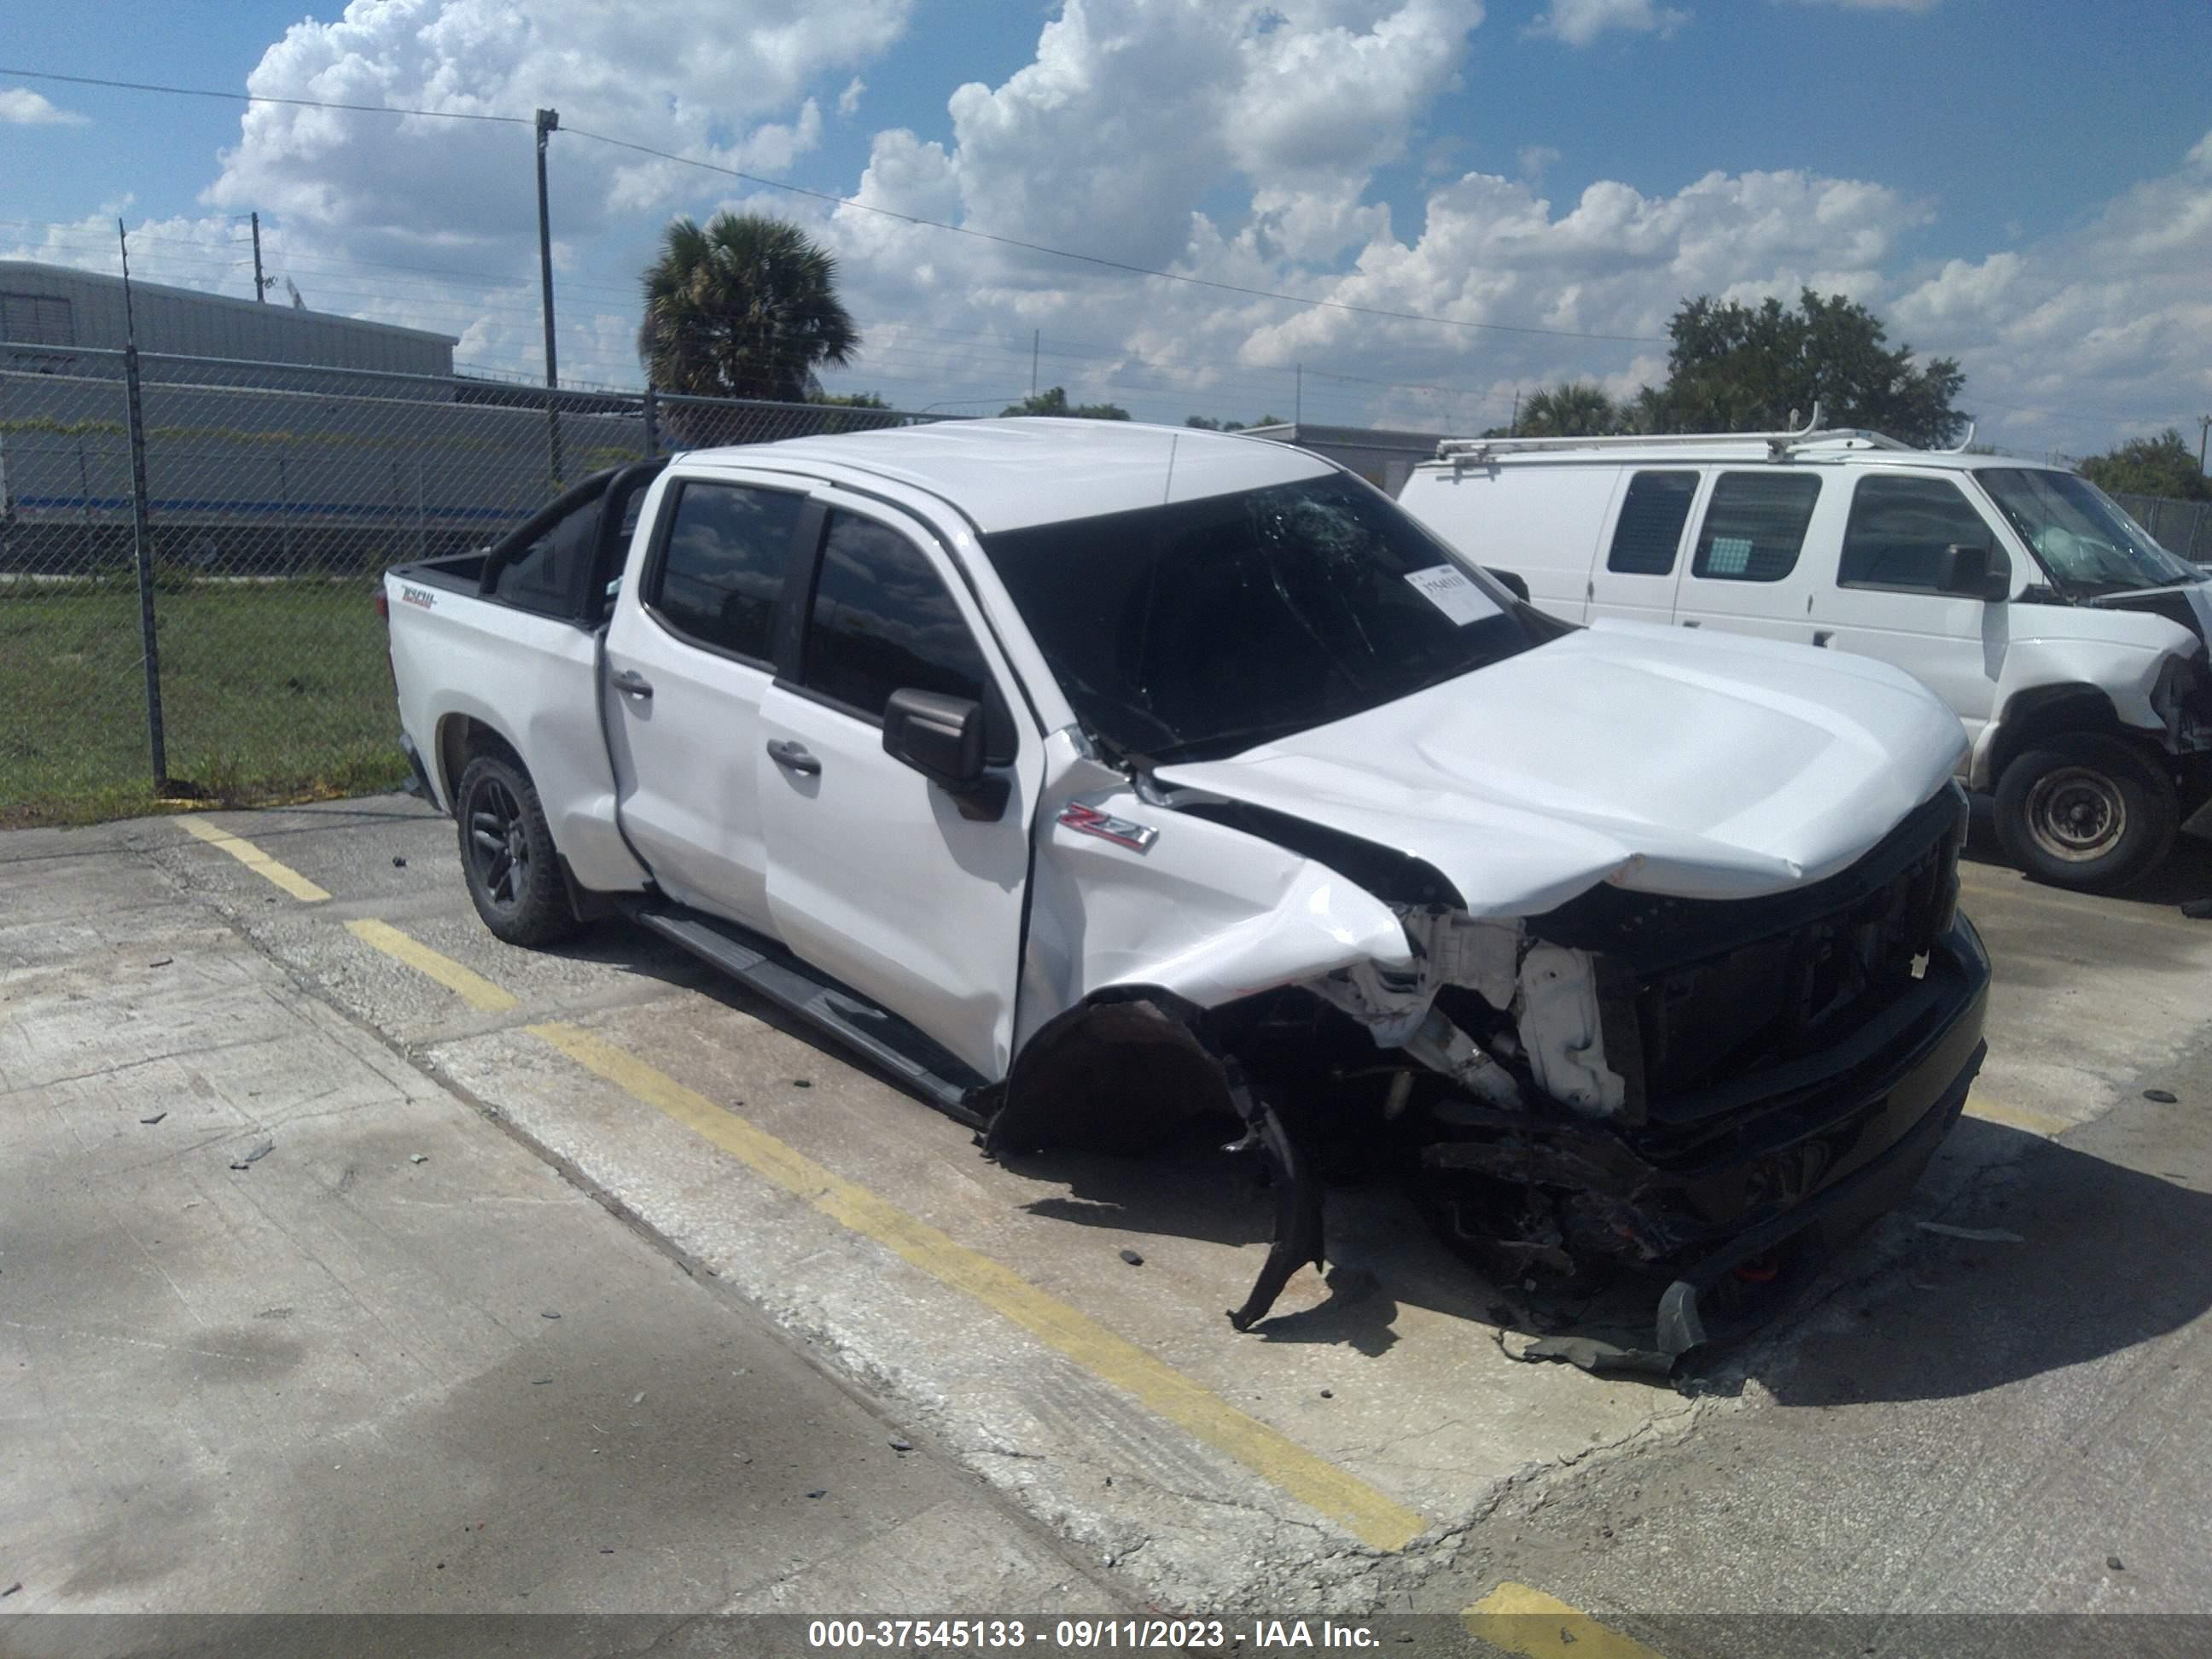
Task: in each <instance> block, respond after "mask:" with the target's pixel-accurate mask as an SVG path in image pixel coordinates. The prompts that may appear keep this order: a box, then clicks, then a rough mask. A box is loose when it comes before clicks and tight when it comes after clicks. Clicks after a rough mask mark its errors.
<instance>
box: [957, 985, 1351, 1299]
mask: <svg viewBox="0 0 2212 1659" xmlns="http://www.w3.org/2000/svg"><path fill="white" fill-rule="evenodd" d="M1200 1018H1201V1015H1200V1011H1199V1010H1198V1009H1197V1008H1195V1007H1194V1006H1191V1005H1190V1004H1188V1003H1187V1002H1185V1001H1183V1000H1182V999H1181V998H1180V997H1176V996H1175V995H1173V994H1171V993H1168V992H1164V991H1158V990H1140V989H1127V990H1121V991H1117V992H1115V993H1110V994H1104V995H1102V996H1101V997H1095V998H1092V999H1091V1000H1089V1001H1086V1002H1084V1003H1082V1004H1079V1006H1076V1007H1073V1008H1070V1009H1068V1010H1066V1012H1063V1013H1060V1014H1059V1015H1056V1016H1054V1018H1052V1019H1051V1020H1049V1021H1048V1022H1047V1023H1046V1024H1045V1025H1044V1026H1042V1028H1041V1029H1040V1030H1038V1032H1037V1034H1036V1036H1035V1037H1033V1038H1031V1039H1030V1042H1029V1043H1028V1044H1027V1045H1026V1046H1025V1047H1024V1048H1023V1050H1022V1052H1021V1053H1020V1054H1018V1055H1017V1056H1016V1057H1015V1060H1014V1069H1013V1072H1012V1075H1010V1076H1009V1077H1008V1078H1007V1079H1006V1096H1005V1103H1004V1104H1003V1105H1001V1106H1000V1109H999V1110H998V1111H997V1113H996V1114H995V1115H994V1116H993V1117H992V1119H991V1123H990V1127H988V1128H987V1129H986V1130H985V1131H984V1133H983V1151H984V1153H985V1155H986V1156H987V1157H990V1158H1005V1157H1006V1156H1007V1155H1008V1154H1010V1153H1012V1154H1019V1153H1024V1152H1041V1151H1042V1150H1043V1149H1045V1148H1046V1147H1048V1146H1079V1147H1082V1148H1085V1149H1086V1150H1089V1151H1093V1152H1115V1153H1121V1154H1136V1153H1142V1152H1152V1151H1153V1150H1156V1149H1157V1148H1158V1147H1159V1146H1161V1145H1162V1144H1163V1143H1164V1142H1165V1141H1167V1140H1168V1139H1170V1137H1171V1136H1172V1135H1173V1134H1174V1133H1175V1131H1176V1128H1177V1127H1179V1126H1181V1125H1182V1124H1183V1123H1186V1122H1188V1121H1190V1120H1191V1119H1193V1118H1197V1117H1202V1116H1206V1115H1231V1114H1233V1115H1235V1116H1236V1117H1237V1119H1238V1120H1239V1121H1242V1122H1243V1125H1244V1137H1243V1139H1242V1140H1240V1141H1238V1142H1237V1144H1236V1146H1235V1147H1234V1148H1232V1149H1231V1150H1234V1151H1240V1152H1242V1151H1250V1152H1258V1153H1259V1154H1260V1156H1261V1158H1262V1159H1263V1160H1264V1161H1265V1163H1266V1165H1267V1176H1268V1180H1269V1181H1270V1182H1271V1183H1272V1184H1273V1188H1274V1194H1275V1228H1274V1238H1273V1243H1270V1245H1269V1246H1268V1249H1267V1262H1266V1264H1265V1265H1264V1266H1262V1267H1261V1269H1260V1276H1259V1278H1258V1279H1257V1280H1256V1281H1255V1283H1254V1285H1253V1286H1252V1293H1251V1294H1250V1295H1249V1296H1248V1297H1245V1298H1244V1304H1243V1306H1242V1307H1240V1308H1238V1309H1237V1310H1235V1311H1234V1312H1232V1313H1231V1315H1230V1316H1229V1317H1230V1320H1231V1322H1232V1323H1234V1324H1235V1325H1236V1327H1237V1329H1238V1330H1240V1331H1242V1330H1249V1328H1251V1327H1252V1326H1253V1325H1254V1324H1255V1323H1256V1322H1259V1321H1260V1320H1261V1319H1262V1318H1264V1317H1265V1316H1267V1310H1268V1309H1269V1308H1271V1307H1272V1306H1273V1305H1274V1301H1275V1298H1276V1297H1278V1296H1279V1295H1280V1294H1281V1293H1282V1289H1283V1286H1284V1285H1285V1283H1287V1282H1288V1281H1289V1279H1290V1277H1291V1274H1292V1273H1296V1272H1297V1270H1298V1269H1299V1268H1300V1267H1304V1265H1305V1264H1306V1263H1307V1262H1309V1261H1310V1262H1312V1263H1313V1264H1314V1266H1316V1267H1320V1266H1321V1265H1322V1213H1321V1187H1320V1184H1319V1182H1317V1181H1316V1179H1315V1177H1314V1176H1313V1173H1312V1170H1310V1167H1309V1166H1308V1164H1307V1162H1306V1160H1305V1158H1304V1156H1303V1155H1302V1154H1301V1153H1300V1152H1298V1149H1297V1146H1296V1145H1295V1144H1294V1143H1293V1142H1292V1140H1291V1134H1290V1131H1289V1130H1288V1129H1287V1128H1286V1127H1285V1125H1284V1123H1283V1121H1282V1119H1281V1118H1280V1117H1279V1115H1277V1113H1276V1112H1275V1110H1274V1109H1273V1107H1272V1106H1270V1105H1269V1104H1268V1103H1267V1100H1266V1099H1265V1098H1264V1097H1262V1096H1261V1093H1260V1091H1258V1090H1257V1089H1255V1088H1254V1087H1253V1085H1252V1083H1251V1081H1250V1079H1248V1078H1247V1077H1246V1076H1245V1074H1244V1068H1243V1066H1240V1065H1238V1064H1237V1061H1236V1060H1234V1059H1231V1058H1229V1057H1228V1056H1225V1055H1223V1054H1219V1053H1218V1052H1216V1051H1215V1049H1214V1048H1212V1046H1211V1045H1210V1044H1209V1043H1208V1042H1206V1040H1205V1038H1203V1037H1202V1036H1200V1033H1199V1026H1198V1022H1199V1020H1200Z"/></svg>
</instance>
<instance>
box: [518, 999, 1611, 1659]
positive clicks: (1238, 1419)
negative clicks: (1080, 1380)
mask: <svg viewBox="0 0 2212 1659" xmlns="http://www.w3.org/2000/svg"><path fill="white" fill-rule="evenodd" d="M527 1029H528V1030H529V1031H530V1032H531V1034H532V1036H538V1037H541V1038H543V1039H544V1041H545V1042H549V1043H550V1044H551V1045H552V1046H553V1047H554V1048H557V1049H559V1050H560V1051H561V1052H562V1054H566V1055H568V1057H569V1058H570V1059H571V1060H574V1061H575V1062H576V1063H577V1064H578V1065H580V1066H583V1067H584V1069H585V1070H586V1071H588V1072H592V1073H596V1074H598V1075H599V1076H600V1077H602V1078H605V1079H606V1080H607V1081H608V1082H610V1083H611V1084H613V1085H615V1086H616V1087H617V1088H619V1089H621V1090H623V1091H624V1092H626V1093H628V1094H629V1095H631V1096H632V1097H635V1098H636V1099H638V1100H640V1101H641V1102H643V1103H645V1104H647V1105H648V1106H651V1107H653V1108H654V1109H656V1110H659V1111H660V1112H663V1113H665V1114H666V1115H668V1116H669V1117H671V1118H672V1119H674V1120H675V1121H677V1122H678V1123H680V1124H682V1125H683V1126H684V1127H686V1128H688V1129H690V1130H691V1131H692V1132H693V1133H696V1134H698V1135H700V1136H702V1137H703V1138H704V1139H708V1140H709V1141H712V1142H713V1143H714V1145H715V1146H719V1147H720V1148H721V1149H722V1150H723V1151H724V1152H728V1153H729V1154H731V1156H732V1157H733V1158H737V1159H738V1160H739V1161H740V1162H741V1163H743V1164H745V1165H746V1167H748V1168H749V1169H750V1170H753V1171H755V1172H756V1173H757V1174H758V1175H761V1176H765V1177H766V1178H767V1179H768V1180H769V1181H771V1182H775V1185H777V1186H779V1187H781V1188H783V1189H784V1190H785V1191H786V1192H788V1193H792V1194H795V1195H796V1196H798V1197H799V1198H803V1199H805V1200H806V1201H807V1202H808V1203H809V1204H811V1205H812V1206H814V1207H815V1208H816V1209H817V1210H819V1211H820V1212H822V1213H823V1214H824V1215H826V1216H828V1217H829V1218H831V1219H832V1220H834V1221H837V1222H840V1223H842V1225H845V1226H847V1227H849V1228H851V1229H852V1230H853V1231H854V1232H857V1233H860V1234H861V1235H862V1236H863V1237H867V1238H871V1239H873V1240H874V1241H875V1242H876V1243H878V1244H881V1245H883V1246H884V1248H886V1249H889V1250H890V1251H891V1252H892V1253H893V1254H894V1255H898V1256H900V1257H902V1258H903V1259H904V1260H906V1261H909V1262H911V1263H913V1264H914V1265H915V1267H919V1268H921V1271H922V1272H924V1273H927V1274H928V1275H929V1276H930V1277H931V1278H933V1279H936V1280H937V1281H938V1282H939V1284H942V1285H950V1286H951V1288H953V1289H954V1290H957V1291H965V1292H966V1293H967V1294H968V1295H969V1296H972V1297H975V1299H976V1300H977V1301H979V1302H981V1303H982V1304H984V1305H985V1306H987V1307H988V1308H990V1309H991V1310H994V1312H997V1313H999V1314H1002V1315H1004V1316H1006V1318H1008V1319H1010V1320H1012V1322H1014V1323H1015V1324H1017V1325H1019V1326H1020V1327H1021V1328H1023V1329H1024V1330H1026V1331H1028V1332H1029V1333H1030V1334H1031V1335H1032V1336H1035V1337H1036V1338H1037V1339H1038V1340H1041V1341H1042V1342H1043V1343H1044V1344H1045V1346H1048V1347H1049V1348H1052V1349H1054V1350H1056V1351H1057V1352H1060V1353H1062V1354H1065V1355H1066V1356H1067V1358H1070V1359H1073V1360H1074V1361H1075V1362H1076V1363H1077V1364H1079V1365H1082V1366H1084V1367H1085V1368H1086V1369H1087V1370H1090V1371H1091V1372H1092V1373H1093V1374H1094V1375H1096V1376H1100V1377H1103V1379H1104V1380H1105V1381H1106V1382H1108V1383H1111V1384H1112V1385H1113V1386H1114V1387H1115V1388H1117V1389H1121V1390H1122V1391H1123V1392H1124V1393H1127V1394H1129V1395H1133V1396H1134V1397H1135V1398H1136V1399H1138V1400H1139V1401H1142V1402H1143V1403H1144V1404H1145V1405H1146V1406H1147V1407H1151V1408H1152V1410H1153V1411H1154V1412H1157V1413H1158V1414H1159V1415H1160V1416H1162V1417H1164V1418H1166V1419H1168V1420H1169V1421H1170V1422H1171V1423H1174V1424H1176V1425H1177V1426H1178V1427H1181V1428H1182V1429H1184V1430H1186V1431H1188V1432H1189V1433H1190V1434H1192V1435H1193V1436H1194V1437H1196V1438H1198V1439H1199V1440H1200V1441H1202V1442H1203V1443H1206V1445H1208V1446H1211V1447H1212V1448H1213V1449H1215V1450H1216V1451H1218V1452H1223V1453H1225V1454H1226V1455H1229V1456H1231V1457H1233V1458H1235V1459H1236V1460H1237V1462H1240V1463H1242V1464H1243V1465H1244V1466H1245V1467H1246V1468H1249V1469H1250V1470H1252V1471H1253V1473H1255V1474H1257V1475H1259V1476H1260V1477H1261V1479H1262V1480H1267V1481H1269V1482H1271V1483H1272V1484H1273V1485H1274V1486H1278V1487H1279V1488H1281V1489H1282V1490H1283V1491H1284V1492H1288V1493H1289V1494H1290V1495H1291V1497H1293V1498H1297V1500H1298V1501H1299V1502H1301V1503H1303V1504H1306V1505H1308V1506H1309V1507H1310V1508H1312V1509H1315V1510H1319V1511H1320V1512H1321V1513H1322V1514H1323V1515H1326V1516H1328V1517H1329V1518H1330V1519H1331V1520H1333V1521H1334V1522H1337V1523H1338V1524H1339V1525H1340V1526H1341V1527H1343V1528H1345V1530H1346V1531H1347V1532H1349V1533H1350V1534H1352V1536H1353V1537H1355V1538H1357V1539H1358V1540H1359V1541H1361V1542H1362V1543H1364V1544H1366V1545H1367V1546H1369V1547H1370V1548H1373V1549H1377V1550H1383V1551H1395V1550H1401V1549H1403V1548H1404V1547H1406V1546H1407V1544H1410V1543H1412V1542H1413V1540H1414V1539H1416V1538H1418V1537H1419V1536H1420V1534H1422V1533H1423V1532H1424V1531H1425V1530H1426V1529H1427V1528H1428V1522H1427V1521H1426V1520H1425V1519H1424V1518H1423V1517H1422V1516H1419V1515H1417V1514H1415V1513H1414V1512H1413V1510H1409V1509H1407V1508H1406V1507H1405V1506H1404V1505H1402V1504H1399V1503H1397V1502H1395V1500H1393V1499H1392V1498H1389V1497H1386V1496H1385V1495H1384V1494H1383V1493H1382V1492H1378V1491H1376V1489H1375V1488H1374V1487H1372V1486H1369V1485H1368V1484H1367V1483H1366V1482H1365V1481H1364V1480H1358V1478H1356V1477H1355V1476H1352V1475H1350V1474H1346V1473H1345V1471H1343V1470H1342V1469H1340V1468H1337V1467H1336V1466H1335V1465H1334V1463H1331V1462H1328V1461H1327V1460H1326V1459H1324V1458H1322V1457H1319V1456H1316V1455H1315V1454H1314V1453H1312V1452H1310V1451H1308V1450H1307V1449H1305V1448H1304V1447H1303V1446H1301V1445H1299V1444H1297V1443H1296V1442H1295V1441H1292V1440H1291V1439H1288V1438H1287V1437H1285V1436H1283V1435H1281V1434H1279V1433H1277V1432H1276V1431H1274V1430H1273V1429H1271V1428H1269V1427H1268V1426H1267V1425H1266V1424H1264V1423H1261V1422H1260V1421H1258V1420H1257V1419H1254V1418H1250V1417H1248V1416H1246V1415H1245V1414H1244V1413H1243V1412H1240V1411H1238V1410H1237V1408H1236V1407H1234V1406H1231V1404H1229V1403H1228V1402H1227V1401H1225V1400H1223V1399H1222V1398H1221V1397H1220V1396H1219V1395H1216V1394H1214V1393H1212V1391H1211V1390H1209V1389H1206V1388H1203V1387H1201V1386H1200V1384H1198V1383H1194V1382H1192V1381H1191V1380H1190V1379H1189V1378H1188V1377H1187V1376H1183V1375H1182V1373H1181V1372H1180V1371H1177V1370H1174V1369H1173V1368H1172V1367H1170V1366H1168V1365H1166V1364H1162V1363H1161V1362H1160V1361H1159V1360H1158V1359H1155V1358H1153V1357H1152V1355H1151V1354H1149V1353H1146V1352H1145V1351H1144V1350H1143V1349H1142V1348H1139V1346H1137V1345H1136V1344H1135V1343H1133V1342H1130V1341H1128V1340H1126V1339H1124V1338H1122V1337H1120V1336H1116V1335H1115V1334H1114V1333H1113V1332H1112V1331H1110V1330H1109V1329H1107V1328H1105V1327H1104V1326H1103V1325H1101V1324H1100V1323H1099V1322H1097V1320H1095V1319H1092V1318H1091V1317H1090V1316H1088V1315H1085V1314H1082V1313H1079V1312H1078V1311H1077V1310H1074V1309H1073V1308H1071V1307H1069V1306H1068V1305H1067V1304H1066V1303H1064V1302H1061V1301H1060V1300H1058V1299H1057V1298H1056V1297H1051V1296H1048V1295H1047V1294H1046V1293H1045V1292H1044V1291H1041V1290H1039V1289H1038V1288H1037V1287H1036V1285H1032V1284H1030V1282H1029V1281H1028V1280H1027V1279H1024V1278H1022V1277H1021V1276H1020V1275H1019V1274H1018V1273H1014V1272H1012V1270H1011V1269H1009V1268H1006V1267H1001V1266H1000V1264H999V1263H998V1262H996V1261H993V1260H991V1258H990V1257H988V1256H987V1255H981V1254H980V1253H979V1252H977V1251H975V1250H971V1249H968V1248H967V1246H965V1245H963V1244H960V1243H956V1242H954V1241H953V1240H952V1239H951V1237H948V1236H946V1235H945V1234H944V1233H941V1232H939V1231H938V1230H937V1229H936V1228H934V1227H932V1226H930V1225H927V1223H926V1222H922V1221H919V1220H917V1219H915V1218H914V1217H913V1216H910V1215H908V1214H907V1213H906V1212H904V1211H903V1210H901V1209H899V1208H898V1207H897V1206H895V1205H893V1204H891V1203H890V1202H888V1201H887V1200H884V1199H881V1198H878V1196H877V1195H876V1194H873V1193H872V1192H870V1191H868V1190H867V1188H865V1187H860V1186H857V1185H855V1184H854V1182H849V1181H847V1180H845V1179H843V1178H842V1176H837V1175H835V1174H833V1173H832V1172H831V1171H829V1170H826V1169H824V1168H823V1166H822V1165H821V1164H817V1163H815V1162H814V1160H813V1159H811V1158H808V1157H807V1156H806V1155H805V1153H803V1152H799V1151H798V1150H797V1149H796V1148H795V1147H793V1146H787V1145H786V1144H785V1143H784V1142H782V1141H781V1140H779V1139H776V1138H775V1136H774V1135H772V1134H769V1133H768V1132H767V1131H766V1130H764V1129H761V1128H759V1127H756V1126H755V1125H753V1124H751V1123H749V1122H747V1121H745V1120H744V1118H741V1117H739V1116H738V1115H736V1114H735V1113H733V1112H731V1111H728V1110H726V1109H724V1108H723V1107H720V1106H718V1105H716V1104H715V1103H714V1102H713V1101H711V1100H709V1099H708V1098H707V1097H705V1096H704V1095H702V1094H699V1093H697V1092H696V1091H694V1090H691V1089H688V1088H686V1087H684V1085H682V1084H680V1083H678V1082H677V1081H676V1079H673V1078H671V1077H670V1076H668V1075H667V1074H666V1073H664V1072H660V1071H657V1070H655V1069H654V1068H653V1066H648V1065H647V1064H646V1062H645V1061H643V1060H640V1059H638V1058H637V1056H636V1055H635V1054H630V1053H629V1052H628V1051H627V1050H625V1049H622V1048H617V1047H615V1046H614V1045H613V1044H612V1043H611V1042H605V1041H604V1040H603V1039H601V1038H599V1037H598V1036H593V1035H592V1033H591V1032H588V1031H585V1030H580V1029H579V1028H577V1027H576V1026H574V1025H566V1024H545V1025H532V1026H530V1027H528V1028H527ZM1579 1659H1592V1656H1589V1655H1583V1656H1579Z"/></svg>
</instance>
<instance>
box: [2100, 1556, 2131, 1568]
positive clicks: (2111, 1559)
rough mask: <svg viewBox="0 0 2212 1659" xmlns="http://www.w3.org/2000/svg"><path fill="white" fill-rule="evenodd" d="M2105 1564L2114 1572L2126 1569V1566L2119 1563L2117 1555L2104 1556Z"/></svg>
mask: <svg viewBox="0 0 2212 1659" xmlns="http://www.w3.org/2000/svg"><path fill="white" fill-rule="evenodd" d="M2105 1565H2106V1566H2108V1567H2110V1568H2111V1569H2112V1571H2114V1572H2125V1571H2127V1568H2126V1567H2124V1565H2121V1562H2120V1558H2119V1557H2118V1556H2117V1555H2108V1556H2106V1558H2105Z"/></svg>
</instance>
